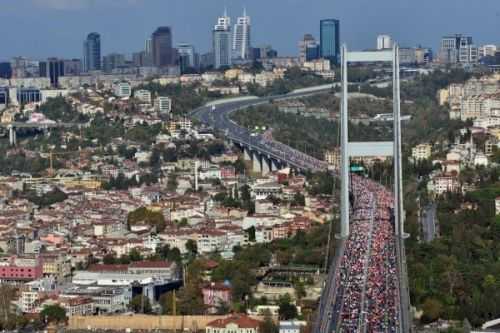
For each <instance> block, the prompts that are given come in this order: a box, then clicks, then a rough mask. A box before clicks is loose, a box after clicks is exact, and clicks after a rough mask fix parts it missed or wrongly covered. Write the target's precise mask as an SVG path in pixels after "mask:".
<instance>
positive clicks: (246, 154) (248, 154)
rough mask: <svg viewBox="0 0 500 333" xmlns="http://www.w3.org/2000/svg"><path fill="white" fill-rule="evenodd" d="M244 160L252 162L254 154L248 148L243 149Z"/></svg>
mask: <svg viewBox="0 0 500 333" xmlns="http://www.w3.org/2000/svg"><path fill="white" fill-rule="evenodd" d="M243 160H245V161H251V160H252V152H251V151H250V149H248V148H247V147H243Z"/></svg>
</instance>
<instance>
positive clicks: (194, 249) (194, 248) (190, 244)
mask: <svg viewBox="0 0 500 333" xmlns="http://www.w3.org/2000/svg"><path fill="white" fill-rule="evenodd" d="M186 250H188V252H189V253H190V254H191V255H192V256H196V254H197V253H198V245H197V244H196V242H195V241H194V240H192V239H189V240H188V241H187V242H186Z"/></svg>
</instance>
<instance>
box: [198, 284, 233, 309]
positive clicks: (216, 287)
mask: <svg viewBox="0 0 500 333" xmlns="http://www.w3.org/2000/svg"><path fill="white" fill-rule="evenodd" d="M201 292H202V294H203V304H205V306H206V307H207V308H208V312H210V313H215V312H216V311H217V308H219V307H221V306H224V305H229V304H231V299H232V298H231V287H230V286H229V285H228V284H225V283H215V282H212V283H209V284H206V285H205V286H203V288H202V289H201Z"/></svg>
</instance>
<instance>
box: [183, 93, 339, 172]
mask: <svg viewBox="0 0 500 333" xmlns="http://www.w3.org/2000/svg"><path fill="white" fill-rule="evenodd" d="M331 90H332V86H331V85H329V86H324V87H320V88H319V89H316V90H301V91H298V92H292V93H290V94H287V95H280V96H271V97H264V98H255V99H244V100H236V101H230V100H229V101H228V102H227V103H219V104H217V105H214V106H212V105H206V106H203V107H200V108H198V109H196V110H194V111H193V112H192V113H191V116H192V117H194V118H196V119H198V120H200V121H201V122H203V123H204V124H206V125H209V126H210V127H212V128H214V129H216V130H219V131H222V132H224V134H225V136H226V137H227V138H228V139H230V140H232V141H234V142H236V143H238V144H241V145H244V146H247V147H249V148H251V149H253V150H256V151H259V152H261V153H262V154H264V155H267V156H268V157H271V158H273V159H275V160H277V161H280V162H282V163H285V164H287V165H289V166H291V167H293V168H296V169H298V170H301V171H305V170H311V171H314V172H317V171H324V170H327V168H328V165H327V163H325V162H323V161H320V160H318V159H316V158H314V157H311V156H309V155H307V154H304V153H302V152H300V151H298V150H296V149H293V148H291V147H289V146H287V145H284V144H282V143H280V142H277V141H270V140H267V139H265V138H264V137H263V136H261V135H253V134H252V133H251V132H250V131H249V130H248V129H246V128H244V127H241V126H239V125H237V124H236V123H235V122H233V121H232V120H231V119H229V115H230V114H231V113H233V112H235V111H237V110H240V109H244V108H248V107H250V106H257V105H261V104H267V103H269V102H271V101H278V100H286V99H294V98H299V97H306V96H310V95H313V94H318V93H325V92H329V91H331ZM214 107H215V109H213V108H214Z"/></svg>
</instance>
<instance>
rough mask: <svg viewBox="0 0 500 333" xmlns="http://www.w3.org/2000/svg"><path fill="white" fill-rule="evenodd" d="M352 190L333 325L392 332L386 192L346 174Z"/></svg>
mask: <svg viewBox="0 0 500 333" xmlns="http://www.w3.org/2000/svg"><path fill="white" fill-rule="evenodd" d="M352 190H353V197H354V200H353V205H352V213H351V219H350V225H351V232H350V236H349V238H348V240H347V242H346V245H345V250H344V255H343V257H342V259H341V262H340V267H339V269H338V272H337V273H336V274H337V278H336V279H335V288H334V289H335V293H334V297H333V299H332V300H331V301H332V309H333V313H332V316H333V321H332V322H333V329H334V330H335V331H337V330H338V331H339V332H374V333H377V332H396V331H397V328H398V326H399V319H398V311H399V309H398V306H399V305H398V304H399V294H398V291H399V285H398V270H397V261H396V249H395V237H394V226H393V222H392V218H391V217H392V214H391V208H392V206H393V197H392V193H390V192H389V191H388V190H387V189H386V188H384V187H383V186H382V185H380V184H377V183H376V182H374V181H372V180H370V179H367V178H363V177H359V176H352Z"/></svg>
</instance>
